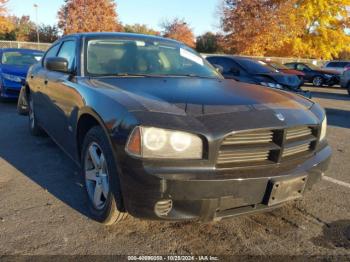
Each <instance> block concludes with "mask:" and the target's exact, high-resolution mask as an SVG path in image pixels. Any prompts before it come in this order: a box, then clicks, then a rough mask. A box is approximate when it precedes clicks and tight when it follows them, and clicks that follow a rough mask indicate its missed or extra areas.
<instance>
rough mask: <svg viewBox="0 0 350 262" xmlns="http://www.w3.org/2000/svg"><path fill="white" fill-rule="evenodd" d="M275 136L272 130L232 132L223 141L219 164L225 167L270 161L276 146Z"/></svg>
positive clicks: (218, 159)
mask: <svg viewBox="0 0 350 262" xmlns="http://www.w3.org/2000/svg"><path fill="white" fill-rule="evenodd" d="M273 136H274V134H273V131H272V130H259V131H253V132H242V133H233V134H230V135H229V136H227V137H226V138H225V139H224V140H223V141H222V144H221V147H220V151H219V155H218V158H217V165H218V166H219V167H225V166H232V165H242V164H244V163H264V162H266V161H268V160H269V157H270V153H271V149H273V147H274V145H273Z"/></svg>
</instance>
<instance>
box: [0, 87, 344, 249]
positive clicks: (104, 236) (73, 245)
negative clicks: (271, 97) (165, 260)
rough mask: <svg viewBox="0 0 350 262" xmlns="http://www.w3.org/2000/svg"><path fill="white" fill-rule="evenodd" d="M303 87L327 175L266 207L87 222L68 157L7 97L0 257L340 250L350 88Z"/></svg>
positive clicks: (2, 113)
mask: <svg viewBox="0 0 350 262" xmlns="http://www.w3.org/2000/svg"><path fill="white" fill-rule="evenodd" d="M307 89H310V90H311V91H312V92H313V95H314V99H315V100H316V101H318V102H320V103H321V104H322V105H323V106H324V107H325V108H326V110H327V114H328V122H329V130H328V139H329V142H330V144H331V146H332V148H333V151H334V154H333V159H332V162H331V166H330V169H329V171H328V173H327V180H324V181H322V182H321V183H319V184H317V185H316V186H315V188H314V190H313V191H311V192H308V193H307V194H306V196H305V198H304V199H303V200H300V201H296V202H293V203H290V204H288V205H286V206H284V207H282V208H280V209H277V210H275V211H273V212H270V213H264V214H258V215H252V216H245V217H237V218H234V219H230V220H224V221H221V222H217V223H209V224H200V223H197V222H186V223H164V222H153V221H143V220H139V219H135V218H128V219H127V220H126V221H125V222H123V223H122V224H120V225H117V226H113V227H104V226H102V225H100V224H98V223H96V222H94V221H92V220H90V219H89V217H88V213H87V209H86V205H85V197H84V192H83V188H82V185H81V183H82V180H81V178H80V176H79V172H78V170H77V168H76V167H75V166H74V164H73V163H72V161H71V160H69V159H68V158H67V157H66V156H65V154H64V153H63V152H62V151H61V150H60V149H59V148H58V147H57V146H56V145H55V144H54V142H53V141H52V140H51V139H50V138H47V137H46V138H45V137H44V138H34V137H31V136H30V134H29V132H28V129H27V117H22V116H18V115H17V113H16V105H15V104H14V103H0V255H13V254H27V255H32V254H35V255H39V254H40V255H44V254H51V255H52V254H67V255H71V254H93V255H100V254H105V255H111V254H121V255H168V254H178V255H180V254H181V255H188V254H193V255H220V256H222V255H348V256H350V171H349V170H350V96H348V95H347V92H346V90H343V89H340V88H313V87H307ZM328 177H329V178H330V179H328Z"/></svg>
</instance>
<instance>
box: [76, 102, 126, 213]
mask: <svg viewBox="0 0 350 262" xmlns="http://www.w3.org/2000/svg"><path fill="white" fill-rule="evenodd" d="M94 126H99V127H101V128H102V129H103V131H104V132H105V134H106V137H107V140H108V143H109V146H110V148H111V150H112V154H113V157H114V158H115V159H116V156H117V153H116V151H115V147H114V146H113V143H112V139H111V136H110V132H109V130H108V128H107V127H106V126H105V124H104V121H103V118H102V117H101V116H100V115H99V114H98V113H97V112H95V111H94V110H93V109H92V108H89V107H86V108H83V109H82V110H80V112H79V114H78V118H77V125H76V130H75V137H76V148H77V160H78V163H80V160H81V157H82V156H81V154H82V152H81V151H82V145H83V141H84V137H85V136H86V134H87V133H88V131H89V130H90V129H91V128H92V127H94ZM117 169H118V164H117ZM118 171H119V170H118ZM118 180H119V189H118V190H120V198H119V199H117V202H118V204H117V208H118V210H119V211H121V212H125V205H124V194H123V190H122V186H121V183H120V177H119V176H118Z"/></svg>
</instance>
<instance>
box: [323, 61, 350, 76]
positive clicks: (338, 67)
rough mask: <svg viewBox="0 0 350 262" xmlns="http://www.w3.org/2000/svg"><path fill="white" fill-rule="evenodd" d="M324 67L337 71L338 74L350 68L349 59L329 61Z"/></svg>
mask: <svg viewBox="0 0 350 262" xmlns="http://www.w3.org/2000/svg"><path fill="white" fill-rule="evenodd" d="M323 68H324V69H328V70H334V71H337V72H338V73H339V74H342V73H344V71H346V70H350V61H329V62H327V63H326V64H325V65H324V66H323Z"/></svg>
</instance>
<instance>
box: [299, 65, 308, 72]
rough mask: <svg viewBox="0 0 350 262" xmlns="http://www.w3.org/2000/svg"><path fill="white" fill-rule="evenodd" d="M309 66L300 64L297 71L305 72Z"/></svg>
mask: <svg viewBox="0 0 350 262" xmlns="http://www.w3.org/2000/svg"><path fill="white" fill-rule="evenodd" d="M307 69H308V68H307V66H305V65H303V64H298V65H297V70H300V71H304V70H307Z"/></svg>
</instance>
